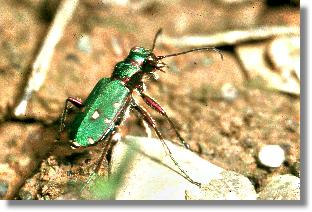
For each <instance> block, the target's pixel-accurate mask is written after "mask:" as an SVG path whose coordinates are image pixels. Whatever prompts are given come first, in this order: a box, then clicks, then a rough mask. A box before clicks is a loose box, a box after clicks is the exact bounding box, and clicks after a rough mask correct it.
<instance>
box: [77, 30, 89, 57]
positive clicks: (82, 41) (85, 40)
mask: <svg viewBox="0 0 312 212" xmlns="http://www.w3.org/2000/svg"><path fill="white" fill-rule="evenodd" d="M77 46H78V49H79V50H80V51H82V52H85V53H90V52H91V51H92V47H91V41H90V37H89V35H85V34H83V35H81V37H80V38H79V40H78V44H77Z"/></svg>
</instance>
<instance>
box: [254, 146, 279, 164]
mask: <svg viewBox="0 0 312 212" xmlns="http://www.w3.org/2000/svg"><path fill="white" fill-rule="evenodd" d="M258 159H259V161H260V163H261V164H262V165H265V166H267V167H272V168H277V167H280V166H281V165H282V163H283V162H284V160H285V152H284V150H283V149H282V148H281V147H280V146H279V145H266V146H263V147H262V148H261V149H260V151H259V155H258Z"/></svg>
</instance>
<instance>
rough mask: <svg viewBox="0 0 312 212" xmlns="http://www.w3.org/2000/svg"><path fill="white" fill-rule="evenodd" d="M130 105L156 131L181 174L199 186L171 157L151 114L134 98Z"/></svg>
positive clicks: (170, 155) (170, 154) (170, 153)
mask: <svg viewBox="0 0 312 212" xmlns="http://www.w3.org/2000/svg"><path fill="white" fill-rule="evenodd" d="M132 107H133V108H134V109H135V110H136V111H137V112H138V113H139V114H140V115H142V117H143V119H144V120H145V121H146V122H147V123H148V125H149V126H150V127H152V128H153V129H154V131H155V132H156V134H157V136H158V138H159V140H160V141H161V143H162V144H163V146H164V147H165V149H166V150H167V151H168V153H169V157H170V158H171V160H172V161H173V163H174V164H175V165H176V166H177V167H178V168H179V170H180V171H181V172H182V174H183V175H182V176H183V177H184V178H185V179H187V180H188V181H189V182H191V183H192V184H194V185H197V186H201V183H199V182H196V181H194V180H193V179H192V178H191V177H190V176H189V175H188V174H187V173H186V172H185V171H184V170H183V169H182V168H181V166H180V165H179V163H178V162H177V161H176V159H175V158H174V157H173V154H172V152H171V150H170V149H169V147H168V145H167V144H166V142H165V140H164V138H163V137H162V135H161V133H160V131H159V130H158V129H157V126H156V123H155V121H154V119H153V118H152V117H151V115H150V114H149V113H148V112H147V111H146V110H145V109H143V108H142V107H141V106H140V105H138V104H137V103H136V102H135V101H134V100H132Z"/></svg>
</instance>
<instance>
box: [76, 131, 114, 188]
mask: <svg viewBox="0 0 312 212" xmlns="http://www.w3.org/2000/svg"><path fill="white" fill-rule="evenodd" d="M114 135H116V131H115V130H113V131H112V132H111V134H110V135H109V136H108V137H106V138H104V139H103V138H100V139H99V140H98V141H97V143H98V142H100V141H105V140H106V142H105V145H104V148H103V151H102V153H101V156H100V157H99V159H98V160H97V162H96V166H95V167H94V169H93V171H92V173H91V174H90V176H89V177H88V180H87V181H86V183H85V184H84V185H83V187H82V188H81V189H80V193H81V192H83V190H84V189H85V188H86V186H87V185H89V183H90V182H91V181H92V180H93V179H94V178H95V177H96V175H97V174H98V172H99V170H100V168H101V165H102V163H103V161H104V158H105V157H106V155H107V152H108V150H109V149H110V148H111V146H112V143H113V140H114Z"/></svg>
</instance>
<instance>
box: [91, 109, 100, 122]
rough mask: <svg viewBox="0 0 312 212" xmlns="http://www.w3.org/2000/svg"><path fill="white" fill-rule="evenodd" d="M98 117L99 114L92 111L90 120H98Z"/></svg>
mask: <svg viewBox="0 0 312 212" xmlns="http://www.w3.org/2000/svg"><path fill="white" fill-rule="evenodd" d="M99 117H100V114H99V112H98V111H97V110H96V111H94V113H93V114H92V116H91V118H92V119H93V120H95V119H97V118H99Z"/></svg>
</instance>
